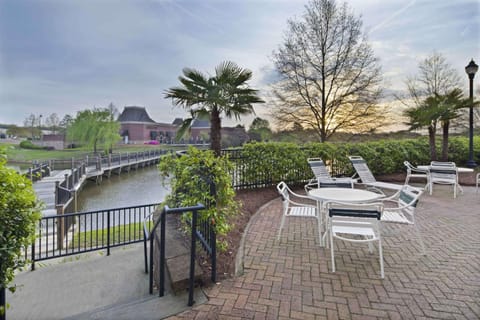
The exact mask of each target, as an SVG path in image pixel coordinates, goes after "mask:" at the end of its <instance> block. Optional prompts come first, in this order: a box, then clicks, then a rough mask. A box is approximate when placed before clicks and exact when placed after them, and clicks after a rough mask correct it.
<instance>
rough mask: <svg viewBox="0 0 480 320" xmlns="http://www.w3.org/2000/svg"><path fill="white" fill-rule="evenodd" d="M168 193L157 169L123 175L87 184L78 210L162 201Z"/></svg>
mask: <svg viewBox="0 0 480 320" xmlns="http://www.w3.org/2000/svg"><path fill="white" fill-rule="evenodd" d="M168 193H169V190H168V189H167V188H166V187H164V186H163V185H162V183H161V180H160V175H159V172H158V169H157V167H156V166H150V167H145V168H139V169H137V170H132V171H130V172H122V173H121V174H120V175H114V174H112V176H111V177H110V178H103V181H102V182H101V183H100V184H98V185H97V184H95V183H94V182H90V181H89V182H88V183H87V184H86V185H85V186H84V188H83V189H82V191H81V192H80V196H79V199H78V211H79V212H86V211H95V210H103V209H109V208H120V207H129V206H136V205H144V204H150V203H158V202H162V201H163V200H164V199H165V197H166V196H167V194H168Z"/></svg>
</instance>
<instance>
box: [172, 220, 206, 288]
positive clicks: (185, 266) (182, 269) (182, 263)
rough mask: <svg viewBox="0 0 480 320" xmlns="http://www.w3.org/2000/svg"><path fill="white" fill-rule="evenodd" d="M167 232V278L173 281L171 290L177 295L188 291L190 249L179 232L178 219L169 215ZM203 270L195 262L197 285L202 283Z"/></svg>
mask: <svg viewBox="0 0 480 320" xmlns="http://www.w3.org/2000/svg"><path fill="white" fill-rule="evenodd" d="M166 224H167V226H166V227H167V232H166V234H165V247H166V250H165V251H166V252H165V258H166V269H167V276H168V277H169V279H170V281H171V284H170V285H171V289H172V290H173V292H174V293H175V294H178V293H179V292H182V291H184V290H188V279H189V277H190V248H189V247H187V245H188V244H186V242H185V236H184V235H183V234H182V232H181V230H179V228H178V226H177V222H176V218H175V216H173V215H168V216H167V220H166ZM202 275H203V273H202V269H201V268H200V265H199V264H198V262H197V261H196V260H195V277H194V278H195V280H194V282H195V284H200V283H201V281H202Z"/></svg>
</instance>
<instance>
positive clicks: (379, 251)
mask: <svg viewBox="0 0 480 320" xmlns="http://www.w3.org/2000/svg"><path fill="white" fill-rule="evenodd" d="M378 255H379V256H380V277H381V278H382V279H384V278H385V272H384V270H383V250H382V238H380V235H379V238H378Z"/></svg>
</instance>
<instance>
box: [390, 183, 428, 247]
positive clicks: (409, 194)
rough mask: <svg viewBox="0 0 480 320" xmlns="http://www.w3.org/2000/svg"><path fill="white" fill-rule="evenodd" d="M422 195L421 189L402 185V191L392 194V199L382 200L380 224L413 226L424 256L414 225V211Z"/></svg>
mask: <svg viewBox="0 0 480 320" xmlns="http://www.w3.org/2000/svg"><path fill="white" fill-rule="evenodd" d="M422 193H423V190H422V189H419V188H415V187H412V186H409V185H404V186H403V188H402V190H400V191H399V192H397V193H396V194H394V195H393V196H392V197H390V198H386V199H384V200H383V203H384V205H385V207H384V210H383V215H382V218H381V222H382V223H383V222H385V223H399V224H407V225H413V226H414V227H415V232H416V235H417V238H418V241H419V242H420V246H421V248H422V254H423V255H426V251H425V244H424V242H423V238H422V235H421V233H420V230H419V228H418V224H416V223H415V209H416V208H417V204H418V199H419V198H420V196H421V195H422Z"/></svg>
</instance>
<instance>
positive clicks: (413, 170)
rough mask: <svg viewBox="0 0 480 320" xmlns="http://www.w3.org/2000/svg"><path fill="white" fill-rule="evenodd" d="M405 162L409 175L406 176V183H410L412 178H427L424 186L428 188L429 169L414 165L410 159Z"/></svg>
mask: <svg viewBox="0 0 480 320" xmlns="http://www.w3.org/2000/svg"><path fill="white" fill-rule="evenodd" d="M403 164H404V165H405V167H406V168H407V176H406V178H405V184H408V182H409V181H410V179H411V178H417V179H425V187H424V188H428V170H423V169H419V168H417V167H415V166H413V165H412V164H411V163H410V162H408V161H404V162H403Z"/></svg>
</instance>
